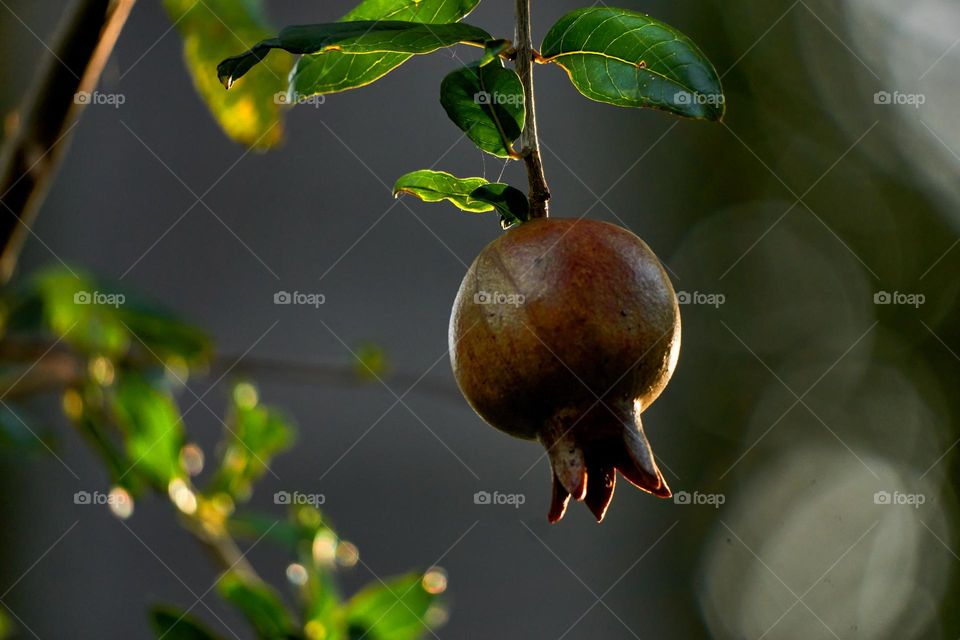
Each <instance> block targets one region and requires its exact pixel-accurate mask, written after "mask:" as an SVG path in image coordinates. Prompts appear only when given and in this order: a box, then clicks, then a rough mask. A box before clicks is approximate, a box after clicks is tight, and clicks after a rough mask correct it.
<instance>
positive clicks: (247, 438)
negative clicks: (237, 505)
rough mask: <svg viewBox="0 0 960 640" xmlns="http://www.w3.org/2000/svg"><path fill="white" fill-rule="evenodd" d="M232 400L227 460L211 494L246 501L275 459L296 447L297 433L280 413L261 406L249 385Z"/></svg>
mask: <svg viewBox="0 0 960 640" xmlns="http://www.w3.org/2000/svg"><path fill="white" fill-rule="evenodd" d="M232 399H233V403H232V406H231V408H230V415H229V418H228V424H229V425H230V430H229V431H228V432H227V433H226V434H225V435H224V438H225V442H224V444H223V446H222V451H223V453H222V456H223V457H222V459H221V461H220V468H219V469H218V471H217V474H216V477H215V478H214V479H213V481H212V484H211V491H225V492H226V493H228V494H229V495H230V496H232V497H233V498H234V499H235V500H246V499H248V498H249V497H250V494H251V493H252V491H253V483H254V482H255V481H256V480H257V479H258V478H260V477H261V476H262V475H263V474H264V473H265V472H266V471H267V468H268V466H267V465H269V464H270V461H271V460H272V459H273V457H274V456H276V455H277V454H278V453H280V452H282V451H284V450H286V449H287V448H288V447H289V446H290V445H292V444H293V440H294V429H293V425H292V423H291V422H290V420H289V419H288V418H287V417H286V416H285V415H284V414H282V413H281V412H280V411H278V410H276V409H274V408H272V407H266V406H262V405H259V404H257V402H258V401H257V395H256V390H255V389H254V388H253V387H252V386H251V385H250V384H248V383H240V384H238V385H236V386H235V387H234V392H233V394H232Z"/></svg>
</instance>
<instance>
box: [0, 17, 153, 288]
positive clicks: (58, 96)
mask: <svg viewBox="0 0 960 640" xmlns="http://www.w3.org/2000/svg"><path fill="white" fill-rule="evenodd" d="M134 1H135V0H77V2H76V3H75V4H74V5H73V6H72V8H71V9H72V10H71V11H70V12H68V13H67V15H66V16H65V17H64V18H63V20H62V22H61V25H60V28H59V29H58V32H57V36H56V39H55V41H54V43H53V44H52V46H51V48H50V53H49V55H47V56H46V57H45V58H44V60H43V62H42V64H41V68H40V69H39V70H38V72H37V79H36V81H35V83H34V85H33V86H32V87H31V89H30V91H29V92H28V94H27V99H26V101H25V103H24V105H23V106H22V108H21V109H20V110H19V111H17V112H14V113H13V114H11V116H10V117H8V118H7V129H8V131H7V132H6V141H5V142H4V145H3V148H2V149H0V209H2V210H3V211H0V282H7V281H8V280H9V279H10V277H11V276H12V275H13V272H14V270H15V269H16V265H17V259H18V258H19V256H20V250H21V249H22V248H23V243H24V241H25V240H26V239H27V237H28V236H29V234H30V227H31V225H32V224H33V222H34V220H35V218H36V216H37V212H38V211H39V209H40V206H41V204H42V203H43V200H44V198H45V197H46V195H47V191H48V190H49V188H50V185H51V184H52V182H53V178H54V176H55V175H56V172H57V168H58V167H59V166H60V162H61V160H62V159H63V156H64V153H65V151H66V149H67V147H68V146H69V142H70V138H71V137H72V134H73V128H74V125H75V124H76V122H77V118H79V117H80V112H81V111H82V110H83V109H84V108H85V107H86V105H87V104H88V103H89V102H90V100H78V99H77V97H76V96H78V95H82V93H84V92H85V93H86V94H90V93H91V92H92V91H93V90H94V89H95V88H96V86H97V83H98V82H99V80H100V74H101V72H102V71H103V67H104V65H105V64H106V62H107V59H108V58H109V57H110V53H111V52H112V51H113V46H114V44H115V43H116V41H117V37H118V36H119V35H120V31H121V29H122V28H123V25H124V23H126V20H127V16H128V15H129V14H130V10H131V9H132V8H133V3H134Z"/></svg>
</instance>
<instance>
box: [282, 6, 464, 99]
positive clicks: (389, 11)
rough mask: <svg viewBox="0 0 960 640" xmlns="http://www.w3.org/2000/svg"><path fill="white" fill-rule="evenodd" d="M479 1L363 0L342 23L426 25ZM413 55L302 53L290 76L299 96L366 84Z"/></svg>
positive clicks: (450, 18)
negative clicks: (388, 22)
mask: <svg viewBox="0 0 960 640" xmlns="http://www.w3.org/2000/svg"><path fill="white" fill-rule="evenodd" d="M479 2H480V0H364V2H361V3H360V4H359V5H358V6H357V7H356V8H355V9H354V10H353V11H351V12H350V13H348V14H347V15H346V16H344V17H343V19H342V20H341V22H349V21H354V20H408V21H411V22H422V23H426V24H445V23H451V22H457V21H459V20H461V19H463V18H464V17H466V16H467V15H468V14H469V13H470V12H471V11H473V8H474V7H476V6H477V4H478V3H479ZM410 58H411V55H410V54H402V53H389V54H380V53H369V54H354V55H351V54H346V53H341V52H339V51H328V52H326V53H319V54H312V55H305V56H302V57H301V58H300V59H299V60H297V63H296V65H294V68H293V72H292V73H291V76H290V91H291V92H292V93H293V94H294V95H296V96H297V97H309V96H312V95H316V94H319V93H334V92H337V91H345V90H347V89H356V88H358V87H364V86H366V85H368V84H370V83H372V82H375V81H376V80H379V79H380V78H382V77H383V76H385V75H386V74H388V73H390V72H391V71H393V70H394V69H396V68H397V67H399V66H400V65H402V64H403V63H404V62H406V61H407V60H409V59H410Z"/></svg>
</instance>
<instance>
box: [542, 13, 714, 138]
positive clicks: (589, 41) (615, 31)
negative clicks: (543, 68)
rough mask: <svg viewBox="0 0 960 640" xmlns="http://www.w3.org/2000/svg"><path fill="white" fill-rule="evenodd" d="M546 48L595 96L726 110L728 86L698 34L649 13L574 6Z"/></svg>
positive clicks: (668, 107)
mask: <svg viewBox="0 0 960 640" xmlns="http://www.w3.org/2000/svg"><path fill="white" fill-rule="evenodd" d="M540 54H541V55H542V56H543V57H544V58H545V59H546V60H547V61H548V62H553V63H556V64H558V65H560V66H561V67H563V68H564V69H565V70H566V71H567V74H568V75H569V76H570V80H571V81H572V82H573V84H574V86H575V87H576V88H577V90H578V91H580V93H582V94H583V95H585V96H586V97H588V98H590V99H591V100H597V101H599V102H606V103H608V104H613V105H617V106H621V107H646V108H651V109H661V110H663V111H668V112H670V113H673V114H676V115H680V116H686V117H688V118H697V119H704V120H720V119H721V118H722V117H723V113H724V100H723V89H722V87H721V86H720V78H719V77H718V76H717V71H716V69H714V67H713V65H712V64H711V63H710V61H709V60H708V59H707V57H706V56H705V55H704V54H703V52H701V51H700V49H699V48H698V47H697V45H696V44H694V43H693V41H692V40H690V38H688V37H687V36H685V35H683V34H682V33H680V32H679V31H677V30H676V29H674V28H673V27H671V26H669V25H667V24H664V23H662V22H660V21H658V20H655V19H653V18H651V17H649V16H646V15H644V14H642V13H637V12H635V11H628V10H626V9H613V8H610V7H606V6H595V7H589V8H586V9H577V10H576V11H572V12H571V13H568V14H567V15H565V16H564V17H562V18H560V20H559V21H558V22H557V23H556V24H555V25H553V27H551V28H550V31H549V32H548V33H547V36H546V37H545V38H544V40H543V45H542V46H541V48H540Z"/></svg>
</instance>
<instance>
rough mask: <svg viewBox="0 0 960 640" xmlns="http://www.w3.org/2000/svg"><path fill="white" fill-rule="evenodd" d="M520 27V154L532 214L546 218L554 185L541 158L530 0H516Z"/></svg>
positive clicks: (518, 45) (518, 67) (518, 72)
mask: <svg viewBox="0 0 960 640" xmlns="http://www.w3.org/2000/svg"><path fill="white" fill-rule="evenodd" d="M516 3H517V5H516V12H517V29H516V37H515V38H514V40H515V42H514V46H515V47H516V50H517V57H516V67H517V75H519V76H520V82H521V83H522V84H523V93H524V96H525V98H524V99H525V100H526V107H527V118H526V123H525V125H524V128H523V133H522V134H521V136H520V154H521V155H522V156H523V161H524V164H526V166H527V179H528V182H529V184H530V192H529V194H528V198H529V200H530V217H531V218H546V217H547V216H548V215H549V209H548V202H549V200H550V188H549V187H548V186H547V178H546V176H545V175H544V173H543V160H542V159H541V157H540V139H539V137H538V135H537V109H536V100H535V99H534V95H533V58H534V53H533V35H532V32H531V27H530V0H516Z"/></svg>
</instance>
